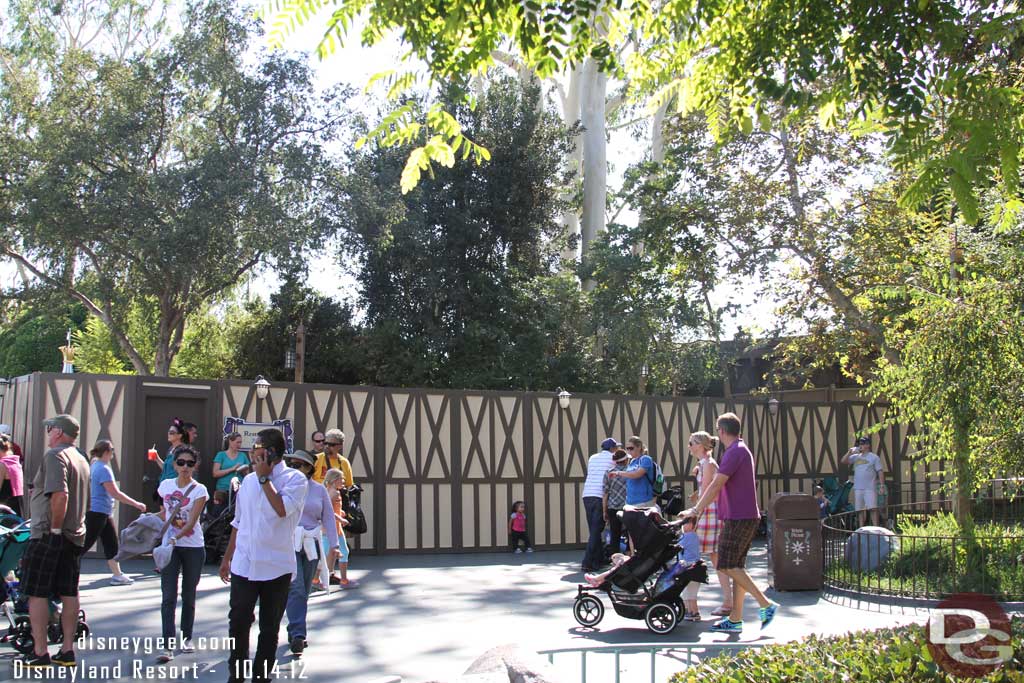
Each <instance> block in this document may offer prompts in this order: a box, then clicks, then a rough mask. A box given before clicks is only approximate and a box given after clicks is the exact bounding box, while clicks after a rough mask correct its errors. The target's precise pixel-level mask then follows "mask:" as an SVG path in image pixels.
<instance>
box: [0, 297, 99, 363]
mask: <svg viewBox="0 0 1024 683" xmlns="http://www.w3.org/2000/svg"><path fill="white" fill-rule="evenodd" d="M85 319H86V312H85V309H84V308H83V307H82V306H80V305H77V304H73V303H68V302H66V301H64V302H61V301H60V297H52V298H51V297H47V298H44V299H43V300H38V301H36V303H35V305H34V306H31V307H29V306H23V307H22V308H21V311H20V313H19V314H17V317H16V318H15V319H14V320H13V321H12V323H11V324H10V325H9V326H5V327H4V329H3V330H2V331H0V377H17V376H19V375H27V374H29V373H32V372H60V370H61V364H62V357H61V354H60V351H59V350H58V348H59V347H61V346H64V344H66V343H67V338H66V337H67V333H68V329H71V330H72V331H73V332H74V331H77V330H78V329H80V328H82V327H83V326H84V324H85Z"/></svg>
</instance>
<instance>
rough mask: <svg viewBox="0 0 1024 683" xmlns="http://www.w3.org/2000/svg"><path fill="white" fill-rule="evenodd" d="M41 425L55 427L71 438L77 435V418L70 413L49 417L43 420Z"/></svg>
mask: <svg viewBox="0 0 1024 683" xmlns="http://www.w3.org/2000/svg"><path fill="white" fill-rule="evenodd" d="M43 425H44V426H46V427H56V428H57V429H59V430H60V431H62V432H64V433H65V434H67V435H68V436H70V437H72V438H77V437H78V430H79V425H78V420H76V419H75V418H73V417H71V416H70V415H57V416H56V417H51V418H50V419H48V420H43Z"/></svg>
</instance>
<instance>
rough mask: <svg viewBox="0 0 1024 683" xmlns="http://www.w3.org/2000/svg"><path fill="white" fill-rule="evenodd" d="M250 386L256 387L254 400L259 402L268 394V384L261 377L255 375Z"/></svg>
mask: <svg viewBox="0 0 1024 683" xmlns="http://www.w3.org/2000/svg"><path fill="white" fill-rule="evenodd" d="M252 385H253V386H254V387H256V398H258V399H260V400H261V401H262V400H263V399H265V398H266V397H267V394H269V393H270V382H268V381H267V380H265V379H263V375H256V381H255V382H253V383H252Z"/></svg>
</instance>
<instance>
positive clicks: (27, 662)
mask: <svg viewBox="0 0 1024 683" xmlns="http://www.w3.org/2000/svg"><path fill="white" fill-rule="evenodd" d="M21 661H22V665H23V666H25V667H26V668H28V669H35V668H45V667H48V666H50V665H51V663H52V662H51V661H50V653H49V652H47V653H46V654H43V655H37V654H35V653H34V652H33V653H32V654H27V655H25V656H24V657H22V658H21Z"/></svg>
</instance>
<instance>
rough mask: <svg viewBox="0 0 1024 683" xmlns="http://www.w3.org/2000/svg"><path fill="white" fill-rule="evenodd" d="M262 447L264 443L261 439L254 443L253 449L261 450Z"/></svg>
mask: <svg viewBox="0 0 1024 683" xmlns="http://www.w3.org/2000/svg"><path fill="white" fill-rule="evenodd" d="M261 448H263V444H261V443H260V442H259V441H257V442H256V443H254V444H253V445H252V449H253V450H254V451H258V450H260V449H261Z"/></svg>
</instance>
